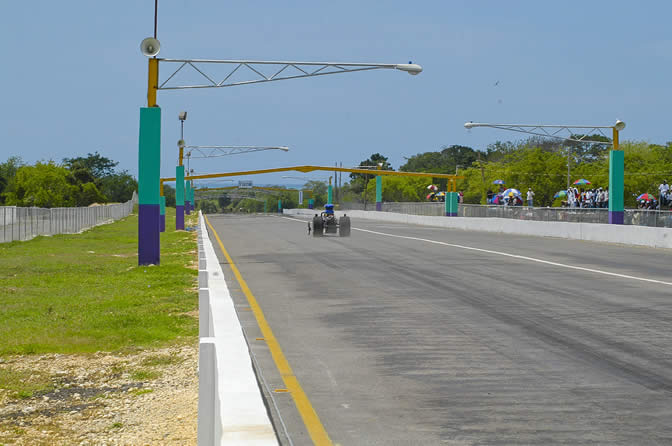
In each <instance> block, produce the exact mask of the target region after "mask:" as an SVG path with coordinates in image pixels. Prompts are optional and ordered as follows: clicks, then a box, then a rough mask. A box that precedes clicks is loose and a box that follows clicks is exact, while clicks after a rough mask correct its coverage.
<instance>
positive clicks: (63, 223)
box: [0, 193, 137, 243]
mask: <svg viewBox="0 0 672 446" xmlns="http://www.w3.org/2000/svg"><path fill="white" fill-rule="evenodd" d="M136 201H137V198H136V195H135V193H134V194H133V198H132V199H131V200H129V201H127V202H126V203H121V204H106V205H100V206H90V207H85V208H84V207H77V208H51V209H44V208H35V207H30V208H26V207H17V206H0V243H4V242H11V241H14V240H30V239H32V238H34V237H37V236H38V235H55V234H73V233H77V232H81V231H83V230H84V229H88V228H92V227H94V226H97V225H100V224H102V223H106V222H109V221H114V220H119V219H120V218H124V217H126V216H128V215H129V214H130V213H131V212H133V205H134V204H135V203H136Z"/></svg>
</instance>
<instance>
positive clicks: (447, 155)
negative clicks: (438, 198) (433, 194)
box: [399, 144, 478, 174]
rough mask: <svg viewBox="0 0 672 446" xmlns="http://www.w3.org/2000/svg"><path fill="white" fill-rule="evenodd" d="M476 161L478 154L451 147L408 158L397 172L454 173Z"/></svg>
mask: <svg viewBox="0 0 672 446" xmlns="http://www.w3.org/2000/svg"><path fill="white" fill-rule="evenodd" d="M477 159H478V153H477V152H476V151H475V150H474V149H472V148H471V147H467V146H460V145H455V144H454V145H452V146H448V147H444V148H442V149H441V151H440V152H425V153H419V154H417V155H413V156H412V157H410V158H408V160H407V161H406V164H404V165H403V166H401V167H400V168H399V170H401V171H404V172H436V173H448V174H450V173H455V170H456V168H457V167H458V166H459V167H461V168H464V169H466V168H468V167H471V165H472V164H473V162H474V161H476V160H477Z"/></svg>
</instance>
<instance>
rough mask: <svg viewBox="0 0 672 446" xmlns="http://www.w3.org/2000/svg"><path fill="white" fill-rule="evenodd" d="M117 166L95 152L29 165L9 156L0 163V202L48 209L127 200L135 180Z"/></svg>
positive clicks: (135, 184)
mask: <svg viewBox="0 0 672 446" xmlns="http://www.w3.org/2000/svg"><path fill="white" fill-rule="evenodd" d="M117 165H118V163H117V162H115V161H112V160H110V159H109V158H106V157H103V156H101V155H100V154H99V153H98V152H96V153H89V154H88V155H87V156H86V157H77V158H64V159H63V161H62V162H61V163H56V162H54V161H51V160H50V161H38V162H36V163H35V164H33V165H29V164H26V163H24V162H23V160H22V159H21V158H20V157H16V156H13V157H10V158H9V159H8V160H7V161H5V162H3V163H0V205H5V206H37V207H44V208H52V207H70V206H88V205H90V204H93V203H110V202H112V203H121V202H125V201H128V200H130V199H131V197H132V196H133V191H136V190H137V188H138V183H137V181H136V180H135V178H133V177H132V176H131V175H130V174H129V173H128V172H127V171H125V170H123V171H116V170H115V167H116V166H117Z"/></svg>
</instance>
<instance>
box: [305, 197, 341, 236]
mask: <svg viewBox="0 0 672 446" xmlns="http://www.w3.org/2000/svg"><path fill="white" fill-rule="evenodd" d="M312 230H313V237H322V236H324V235H325V234H336V233H338V235H339V236H341V237H349V236H350V217H348V216H347V215H345V214H343V216H342V217H340V218H339V219H338V220H337V219H336V216H335V215H334V205H333V204H325V205H324V212H322V213H321V214H320V215H317V214H315V217H313V227H312Z"/></svg>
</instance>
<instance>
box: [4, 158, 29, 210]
mask: <svg viewBox="0 0 672 446" xmlns="http://www.w3.org/2000/svg"><path fill="white" fill-rule="evenodd" d="M21 166H23V161H22V160H21V157H18V156H11V157H9V158H8V159H7V161H5V162H4V163H0V204H4V202H5V197H4V193H5V192H9V190H10V189H11V187H12V182H13V181H14V177H15V176H16V172H17V171H18V170H19V168H20V167H21Z"/></svg>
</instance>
